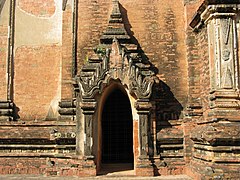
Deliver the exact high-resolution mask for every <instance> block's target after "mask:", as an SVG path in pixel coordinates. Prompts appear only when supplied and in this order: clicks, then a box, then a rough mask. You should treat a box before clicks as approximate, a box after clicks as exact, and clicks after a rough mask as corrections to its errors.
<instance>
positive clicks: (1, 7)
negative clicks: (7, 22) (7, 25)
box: [0, 0, 6, 15]
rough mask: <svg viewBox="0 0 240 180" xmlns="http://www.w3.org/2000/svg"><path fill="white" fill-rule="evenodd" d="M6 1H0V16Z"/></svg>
mask: <svg viewBox="0 0 240 180" xmlns="http://www.w3.org/2000/svg"><path fill="white" fill-rule="evenodd" d="M5 2H6V0H1V1H0V15H1V14H2V10H3V6H4V4H5Z"/></svg>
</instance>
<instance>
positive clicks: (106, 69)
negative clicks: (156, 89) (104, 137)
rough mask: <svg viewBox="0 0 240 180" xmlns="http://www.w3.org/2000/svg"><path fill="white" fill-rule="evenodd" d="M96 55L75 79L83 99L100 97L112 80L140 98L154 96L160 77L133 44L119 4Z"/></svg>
mask: <svg viewBox="0 0 240 180" xmlns="http://www.w3.org/2000/svg"><path fill="white" fill-rule="evenodd" d="M119 28H120V29H121V31H120V30H119ZM94 52H95V54H94V55H93V56H92V57H90V58H89V59H88V62H87V63H86V64H85V65H84V66H83V67H82V69H81V72H80V74H79V75H78V76H77V77H76V80H77V83H78V85H79V87H81V91H82V95H83V97H84V98H93V97H94V96H95V94H96V93H101V91H102V89H103V87H104V86H105V85H107V84H108V83H109V82H110V80H111V79H113V80H119V81H120V82H121V83H122V84H124V85H126V86H127V87H128V88H129V90H130V93H133V94H135V95H136V96H137V98H140V99H142V98H143V99H144V98H149V97H150V96H151V94H152V86H153V84H154V80H155V79H156V78H157V77H156V76H155V72H154V71H153V70H152V69H153V66H152V64H151V63H150V62H149V60H148V59H147V58H146V56H145V55H144V53H143V51H142V50H141V49H140V48H139V46H138V45H136V44H134V43H132V42H131V38H130V36H129V35H128V34H127V31H126V29H125V27H124V24H123V21H122V15H121V12H120V9H119V3H118V1H115V0H114V1H113V11H112V14H111V16H110V20H109V25H108V27H107V29H106V31H104V33H103V35H102V36H101V38H100V44H99V45H98V46H97V47H96V48H95V50H94Z"/></svg>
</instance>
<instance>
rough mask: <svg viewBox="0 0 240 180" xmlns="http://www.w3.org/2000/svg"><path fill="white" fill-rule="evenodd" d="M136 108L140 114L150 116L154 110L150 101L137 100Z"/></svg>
mask: <svg viewBox="0 0 240 180" xmlns="http://www.w3.org/2000/svg"><path fill="white" fill-rule="evenodd" d="M135 108H136V109H137V111H138V114H149V113H150V110H151V108H152V104H151V102H150V101H149V100H141V99H140V100H137V102H136V103H135Z"/></svg>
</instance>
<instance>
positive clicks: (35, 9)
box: [18, 0, 56, 17]
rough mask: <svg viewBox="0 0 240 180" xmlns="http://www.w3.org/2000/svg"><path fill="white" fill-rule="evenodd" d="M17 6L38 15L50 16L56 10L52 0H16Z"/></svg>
mask: <svg viewBox="0 0 240 180" xmlns="http://www.w3.org/2000/svg"><path fill="white" fill-rule="evenodd" d="M18 6H19V8H20V9H21V10H23V11H25V12H26V13H29V14H31V15H35V16H40V17H50V16H52V15H53V14H54V12H55V10H56V7H55V1H54V0H41V1H34V0H18Z"/></svg>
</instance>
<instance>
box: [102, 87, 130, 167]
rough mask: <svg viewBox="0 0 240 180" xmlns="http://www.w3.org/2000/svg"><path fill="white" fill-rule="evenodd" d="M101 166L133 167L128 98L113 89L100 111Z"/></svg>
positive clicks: (118, 90)
mask: <svg viewBox="0 0 240 180" xmlns="http://www.w3.org/2000/svg"><path fill="white" fill-rule="evenodd" d="M101 126H102V158H101V159H102V164H114V163H121V164H122V163H128V164H131V165H132V167H133V120H132V111H131V105H130V101H129V98H128V96H127V95H126V94H125V93H123V92H122V91H121V90H120V89H115V90H114V91H112V93H110V95H109V96H108V97H107V99H106V101H105V104H104V106H103V110H102V122H101Z"/></svg>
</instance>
